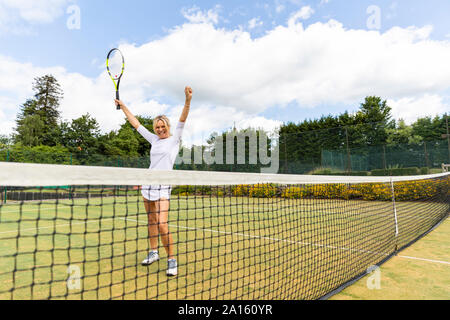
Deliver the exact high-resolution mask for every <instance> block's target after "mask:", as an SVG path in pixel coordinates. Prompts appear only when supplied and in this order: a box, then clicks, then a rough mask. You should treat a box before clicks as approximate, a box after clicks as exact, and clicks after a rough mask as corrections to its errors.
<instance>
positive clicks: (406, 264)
mask: <svg viewBox="0 0 450 320" xmlns="http://www.w3.org/2000/svg"><path fill="white" fill-rule="evenodd" d="M411 258H420V259H422V260H417V259H411ZM425 259H426V260H425ZM428 260H433V261H428ZM438 261H439V262H438ZM441 262H447V264H445V263H441ZM380 271H381V281H380V285H381V288H380V289H372V290H370V289H369V288H368V286H367V280H368V276H366V277H364V278H362V279H361V280H359V281H358V282H357V283H355V284H354V285H352V286H350V287H348V288H346V289H345V290H343V291H342V292H341V293H339V294H337V295H335V296H334V297H332V298H331V299H332V300H400V299H401V300H449V299H450V290H449V288H450V219H446V220H445V221H444V222H443V223H442V224H441V225H440V226H439V227H438V228H436V229H435V230H434V231H433V232H431V233H429V234H428V235H426V236H425V237H424V238H422V239H420V240H419V241H418V242H416V243H414V244H413V245H412V246H410V247H408V248H406V249H405V250H403V251H402V252H400V253H399V254H398V256H395V257H393V258H392V259H391V260H389V261H388V262H386V263H385V264H383V265H382V266H381V268H380Z"/></svg>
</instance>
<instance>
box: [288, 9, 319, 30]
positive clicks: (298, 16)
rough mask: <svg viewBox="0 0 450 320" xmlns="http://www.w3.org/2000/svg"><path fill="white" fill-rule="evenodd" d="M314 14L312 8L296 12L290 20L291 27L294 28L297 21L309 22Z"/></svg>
mask: <svg viewBox="0 0 450 320" xmlns="http://www.w3.org/2000/svg"><path fill="white" fill-rule="evenodd" d="M313 14H314V9H313V8H311V7H310V6H305V7H302V8H301V9H300V10H299V11H297V12H294V13H293V14H292V15H291V16H290V17H289V20H288V25H289V26H290V27H292V26H294V25H295V24H296V22H297V20H308V19H309V18H310V17H311V16H312V15H313Z"/></svg>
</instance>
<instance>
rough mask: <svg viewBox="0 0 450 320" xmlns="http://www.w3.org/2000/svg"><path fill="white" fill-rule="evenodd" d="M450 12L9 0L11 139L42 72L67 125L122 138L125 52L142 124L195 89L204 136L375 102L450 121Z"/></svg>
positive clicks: (340, 4) (5, 4)
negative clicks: (93, 127)
mask: <svg viewBox="0 0 450 320" xmlns="http://www.w3.org/2000/svg"><path fill="white" fill-rule="evenodd" d="M369 9H370V10H369ZM73 10H75V11H73ZM76 10H79V15H78V12H77V11H76ZM374 10H375V11H374ZM448 12H450V2H449V1H444V0H435V1H430V2H424V1H418V0H382V1H375V0H372V1H365V0H328V1H325V0H317V1H305V0H270V1H269V0H267V1H262V0H261V1H245V2H244V1H237V0H227V1H211V0H208V1H207V0H203V1H181V0H179V1H147V0H146V1H144V0H133V1H128V2H125V1H119V0H109V1H106V0H40V1H35V0H21V1H13V0H0V39H1V43H2V45H1V47H0V62H2V65H3V67H0V70H1V69H2V68H3V70H2V72H3V74H4V76H5V77H8V79H9V81H8V83H6V84H3V85H2V84H0V103H2V105H3V107H0V134H9V133H11V132H12V131H13V127H14V119H15V115H16V114H17V112H18V111H19V106H20V104H21V103H23V102H24V101H25V99H26V98H27V97H30V95H31V94H32V91H31V83H32V79H33V77H35V76H38V75H41V74H45V73H53V74H55V75H56V76H57V78H58V80H60V81H61V83H62V84H63V89H64V91H65V92H66V96H65V99H64V101H63V104H62V116H63V118H65V119H71V118H74V117H78V116H80V115H81V114H84V113H86V112H89V113H90V114H92V115H94V116H95V117H96V118H97V119H98V120H99V122H100V125H101V127H102V129H103V130H104V131H107V130H112V129H117V128H118V126H119V125H120V123H121V122H122V121H123V115H120V114H118V113H117V112H115V111H114V107H112V108H111V106H110V103H109V100H110V99H111V96H113V94H112V93H111V94H110V92H109V91H108V90H111V91H112V83H110V80H109V79H108V78H106V75H105V73H104V60H105V56H106V53H107V52H108V50H109V49H110V48H112V47H116V46H120V47H121V49H123V51H124V54H125V57H126V60H127V69H126V75H125V76H124V79H123V88H122V91H123V92H122V95H123V97H124V100H125V102H126V103H127V104H128V105H129V107H130V108H131V109H132V111H133V110H134V112H135V113H140V114H147V115H156V114H157V113H161V112H163V113H167V114H168V115H169V116H170V117H171V118H173V119H174V121H176V118H177V116H178V112H179V111H180V108H181V104H182V103H183V101H182V92H183V88H184V87H183V86H184V85H188V84H189V85H191V86H193V88H194V100H193V107H194V108H196V109H195V111H194V112H193V119H190V120H191V122H192V127H191V132H192V135H193V136H200V135H202V136H207V135H208V133H210V132H211V131H219V130H222V129H224V128H228V127H230V126H231V125H233V124H234V123H238V124H239V126H242V127H245V126H261V127H265V128H271V129H272V128H275V127H276V126H277V125H279V124H280V123H282V122H287V121H293V122H299V121H302V120H303V119H307V118H318V117H320V116H321V115H323V114H335V115H336V114H339V113H342V112H344V111H346V110H347V111H350V112H352V111H355V110H357V109H358V106H359V104H360V103H361V102H362V101H363V100H364V97H365V96H366V95H379V96H382V98H384V99H387V100H388V101H389V102H390V105H391V106H392V107H393V114H394V116H395V117H396V118H403V119H407V120H408V121H410V122H411V121H413V120H414V118H417V117H418V116H425V115H431V116H433V115H435V114H439V113H444V112H446V111H448V110H449V109H450V108H449V107H448V102H449V98H448V96H449V95H448V93H449V88H450V72H449V71H450V66H449V64H448V62H446V60H448V59H446V58H444V57H445V55H446V54H447V53H448V54H449V55H447V57H448V56H450V45H449V41H450V20H449V19H448V17H447V13H448ZM78 18H79V19H78ZM378 18H379V20H377V19H378ZM74 22H75V24H73V23H74ZM68 23H69V25H70V23H72V24H71V25H72V27H68ZM77 23H79V25H77ZM374 23H375V24H374ZM73 26H75V28H73ZM78 26H79V28H78ZM372 45H373V47H371V46H372ZM247 54H248V58H247V59H242V57H243V56H244V57H245V56H246V55H247ZM105 78H106V79H105ZM108 81H109V82H108ZM195 102H197V104H195ZM194 140H195V139H194Z"/></svg>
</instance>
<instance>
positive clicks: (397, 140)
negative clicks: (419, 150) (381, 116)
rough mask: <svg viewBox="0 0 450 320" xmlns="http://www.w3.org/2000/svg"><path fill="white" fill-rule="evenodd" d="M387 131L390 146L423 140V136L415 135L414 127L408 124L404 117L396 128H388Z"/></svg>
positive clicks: (417, 142)
mask: <svg viewBox="0 0 450 320" xmlns="http://www.w3.org/2000/svg"><path fill="white" fill-rule="evenodd" d="M386 133H387V135H388V137H387V140H386V142H387V145H388V146H389V147H395V146H399V145H411V144H419V143H420V142H422V140H423V138H422V137H421V136H418V135H414V134H413V128H412V127H411V126H408V125H406V123H405V121H404V120H402V119H400V120H399V121H398V124H397V126H396V127H395V128H389V129H387V130H386Z"/></svg>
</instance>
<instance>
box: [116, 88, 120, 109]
mask: <svg viewBox="0 0 450 320" xmlns="http://www.w3.org/2000/svg"><path fill="white" fill-rule="evenodd" d="M116 99H117V100H120V96H119V91H116ZM116 107H117V110H120V105H116Z"/></svg>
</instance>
